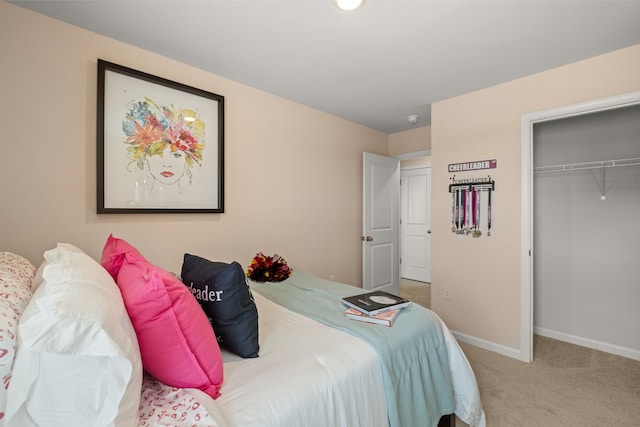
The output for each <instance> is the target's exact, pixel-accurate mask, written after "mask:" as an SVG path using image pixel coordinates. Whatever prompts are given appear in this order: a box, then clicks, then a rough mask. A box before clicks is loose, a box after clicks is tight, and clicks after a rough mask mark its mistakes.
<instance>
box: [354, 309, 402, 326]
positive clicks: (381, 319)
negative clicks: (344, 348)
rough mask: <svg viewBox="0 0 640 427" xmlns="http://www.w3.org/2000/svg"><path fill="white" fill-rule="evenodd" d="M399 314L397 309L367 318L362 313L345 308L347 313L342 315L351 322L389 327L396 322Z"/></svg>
mask: <svg viewBox="0 0 640 427" xmlns="http://www.w3.org/2000/svg"><path fill="white" fill-rule="evenodd" d="M399 313H400V309H397V310H389V311H385V312H384V313H380V314H376V315H375V316H367V315H366V314H364V313H363V312H361V311H358V310H356V309H355V308H352V307H349V308H347V311H345V312H344V315H345V316H347V318H348V319H351V320H358V321H360V322H366V323H377V324H379V325H385V326H389V327H391V326H392V325H393V322H394V321H395V320H396V317H398V314H399Z"/></svg>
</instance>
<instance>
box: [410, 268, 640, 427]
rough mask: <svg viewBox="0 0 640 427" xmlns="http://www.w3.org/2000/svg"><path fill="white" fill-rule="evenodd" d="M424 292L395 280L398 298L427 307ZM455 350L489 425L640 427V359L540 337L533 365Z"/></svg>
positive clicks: (470, 347) (423, 288) (467, 346)
mask: <svg viewBox="0 0 640 427" xmlns="http://www.w3.org/2000/svg"><path fill="white" fill-rule="evenodd" d="M427 292H428V293H429V294H430V285H429V284H425V283H420V282H411V281H407V280H404V279H403V280H401V281H400V294H401V295H402V296H405V297H406V298H408V299H411V300H412V301H414V302H416V303H418V304H421V305H424V306H425V307H427V308H429V307H430V305H431V297H430V295H429V297H428V298H427V296H426V295H425V294H426V293H427ZM427 304H428V305H427ZM460 347H461V348H462V350H463V351H464V353H465V355H466V356H467V359H469V363H470V364H471V367H472V368H473V370H474V372H475V374H476V379H477V381H478V387H479V389H480V398H481V399H482V406H483V409H484V411H485V415H486V418H487V426H488V427H546V426H562V427H565V426H566V427H573V426H575V427H602V426H624V427H632V426H640V361H636V360H633V359H628V358H625V357H620V356H616V355H613V354H609V353H605V352H602V351H598V350H593V349H589V348H586V347H581V346H578V345H574V344H570V343H566V342H563V341H558V340H554V339H551V338H547V337H542V336H539V335H536V336H534V360H533V362H532V363H524V362H521V361H518V360H515V359H513V358H510V357H507V356H503V355H500V354H498V353H495V352H492V351H489V350H484V349H481V348H478V347H475V346H473V345H470V344H466V343H463V342H460ZM464 426H466V424H465V423H463V422H462V421H460V420H457V422H456V427H464Z"/></svg>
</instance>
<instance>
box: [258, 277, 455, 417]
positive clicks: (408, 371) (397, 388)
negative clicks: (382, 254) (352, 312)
mask: <svg viewBox="0 0 640 427" xmlns="http://www.w3.org/2000/svg"><path fill="white" fill-rule="evenodd" d="M249 284H250V286H251V290H252V291H255V292H257V293H259V294H261V295H263V296H264V297H266V298H268V299H270V300H272V301H274V302H276V303H278V304H280V305H282V306H284V307H286V308H288V309H290V310H292V311H294V312H297V313H300V314H303V315H305V316H306V317H309V318H312V319H315V320H317V321H318V322H320V323H323V324H325V325H328V326H331V327H334V328H336V329H339V330H341V331H344V332H347V333H349V334H351V335H354V336H356V337H358V338H361V339H363V340H365V341H366V342H368V343H369V344H370V345H371V346H372V347H373V348H374V349H375V350H376V351H377V353H378V355H379V357H380V361H381V363H380V365H381V369H382V378H383V381H384V386H385V395H386V399H387V410H388V414H389V426H390V427H421V426H427V427H431V426H433V427H435V426H437V424H438V421H439V420H440V417H442V416H443V415H447V414H451V413H453V411H454V408H455V401H454V394H453V385H452V380H451V373H450V371H449V359H448V355H447V348H446V345H445V342H444V337H443V336H442V328H441V324H440V320H439V319H438V318H437V316H435V315H434V314H433V312H431V311H430V310H427V309H426V308H424V307H421V306H419V305H418V304H412V305H411V306H409V307H407V308H404V309H402V312H401V313H400V314H399V315H398V317H397V318H396V321H395V323H394V324H393V326H392V327H387V326H383V325H374V324H369V323H364V322H356V321H354V320H349V319H347V318H346V317H345V316H344V311H345V310H346V307H345V306H344V305H343V304H342V302H341V298H342V297H345V296H350V295H355V294H357V293H362V292H364V291H363V290H362V289H361V288H356V287H354V286H349V285H344V284H341V283H335V282H331V281H328V280H324V279H321V278H319V277H316V276H313V275H311V274H308V273H302V272H297V271H294V272H293V273H292V275H291V277H289V278H288V279H287V280H285V281H283V282H280V283H258V282H252V281H249ZM258 315H259V314H258Z"/></svg>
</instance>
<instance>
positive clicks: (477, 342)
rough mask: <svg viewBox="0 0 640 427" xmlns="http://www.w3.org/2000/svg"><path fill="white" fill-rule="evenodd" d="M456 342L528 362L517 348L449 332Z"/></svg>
mask: <svg viewBox="0 0 640 427" xmlns="http://www.w3.org/2000/svg"><path fill="white" fill-rule="evenodd" d="M451 333H452V334H453V336H454V337H455V338H456V340H458V341H460V342H464V343H467V344H471V345H474V346H476V347H480V348H483V349H485V350H489V351H493V352H495V353H498V354H502V355H503V356H508V357H511V358H513V359H517V360H521V361H524V362H529V360H528V358H525V357H523V355H522V352H521V351H520V350H518V349H517V348H511V347H507V346H504V345H502V344H496V343H494V342H491V341H487V340H483V339H482V338H477V337H474V336H472V335H467V334H463V333H462V332H456V331H451Z"/></svg>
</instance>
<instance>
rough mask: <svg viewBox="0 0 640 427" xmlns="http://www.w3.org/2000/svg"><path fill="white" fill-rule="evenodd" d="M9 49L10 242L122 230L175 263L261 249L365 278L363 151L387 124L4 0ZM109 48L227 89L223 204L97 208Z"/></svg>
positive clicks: (1, 223)
mask: <svg viewBox="0 0 640 427" xmlns="http://www.w3.org/2000/svg"><path fill="white" fill-rule="evenodd" d="M0 57H1V58H2V60H1V61H2V65H1V69H2V74H1V75H0V94H1V100H2V102H0V121H1V125H2V136H0V144H1V146H2V154H1V155H0V176H1V178H2V185H0V200H2V210H1V211H0V250H5V251H13V252H17V253H20V254H23V255H24V256H26V257H27V258H29V259H30V260H31V261H32V262H34V263H39V262H40V261H41V259H42V258H41V256H42V252H43V251H44V250H46V249H49V248H51V247H53V246H54V245H55V244H56V242H68V243H72V244H75V245H77V246H79V247H81V248H82V249H84V250H85V251H87V252H88V253H89V254H90V255H92V256H94V257H98V256H99V254H100V252H101V250H102V246H103V245H104V242H105V240H106V238H107V236H108V234H109V233H114V235H116V236H118V237H122V238H125V239H127V240H129V241H130V242H131V243H132V244H134V245H136V246H138V248H139V249H140V250H141V252H142V253H143V254H145V255H146V256H147V257H148V258H149V260H150V261H152V262H154V263H156V264H158V265H160V266H162V267H164V268H166V269H169V270H171V271H179V269H180V266H181V265H182V256H183V253H184V252H191V253H194V254H198V255H201V256H204V257H207V258H210V259H215V260H221V261H231V260H237V261H239V262H240V263H241V264H242V265H243V266H244V267H246V266H247V264H248V262H249V261H250V259H251V257H252V256H253V255H255V253H256V252H258V251H264V252H265V253H274V252H277V253H279V254H280V255H282V256H284V257H285V258H286V259H287V261H288V262H289V263H290V264H291V265H292V266H293V267H294V268H297V269H300V270H306V271H309V272H312V273H315V274H318V275H320V276H322V277H328V276H329V275H330V274H334V275H335V278H336V280H338V281H342V282H347V283H353V284H358V285H359V284H360V282H361V275H362V274H361V270H362V268H361V242H360V235H361V229H362V225H361V224H362V219H361V218H362V200H361V199H362V198H361V192H362V190H361V189H362V183H361V180H362V178H361V176H362V152H363V151H369V152H373V153H377V154H387V143H388V137H387V135H385V134H383V133H381V132H378V131H375V130H372V129H369V128H365V127H362V126H359V125H356V124H354V123H351V122H348V121H345V120H342V119H339V118H336V117H334V116H330V115H327V114H325V113H322V112H319V111H317V110H314V109H311V108H307V107H304V106H302V105H299V104H296V103H293V102H290V101H287V100H285V99H282V98H279V97H276V96H273V95H270V94H267V93H265V92H261V91H259V90H256V89H252V88H250V87H247V86H244V85H242V84H239V83H237V82H233V81H230V80H227V79H224V78H221V77H219V76H216V75H213V74H210V73H206V72H204V71H202V70H199V69H196V68H193V67H190V66H187V65H184V64H181V63H178V62H176V61H172V60H169V59H167V58H164V57H162V56H159V55H156V54H153V53H150V52H147V51H144V50H141V49H138V48H135V47H132V46H129V45H126V44H122V43H120V42H117V41H115V40H113V39H108V38H105V37H102V36H98V35H96V34H93V33H90V32H87V31H85V30H82V29H80V28H77V27H74V26H71V25H68V24H65V23H62V22H60V21H56V20H53V19H50V18H47V17H43V16H41V15H38V14H35V13H33V12H30V11H27V10H25V9H22V8H19V7H17V6H14V5H12V4H8V3H4V2H0ZM98 58H102V59H105V60H108V61H111V62H115V63H117V64H121V65H125V66H128V67H131V68H134V69H138V70H142V71H145V72H148V73H151V74H154V75H157V76H161V77H164V78H168V79H170V80H175V81H178V82H180V83H184V84H187V85H190V86H194V87H197V88H201V89H204V90H207V91H210V92H214V93H217V94H220V95H223V96H224V97H225V114H226V120H225V122H226V123H225V124H226V135H225V137H226V143H225V149H226V159H225V162H226V165H225V166H226V176H225V180H226V182H225V191H226V201H225V206H226V211H225V213H224V214H186V215H185V214H182V215H177V214H169V215H167V214H155V215H97V214H96V131H95V129H96V87H97V86H96V75H97V65H96V61H97V59H98Z"/></svg>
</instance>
